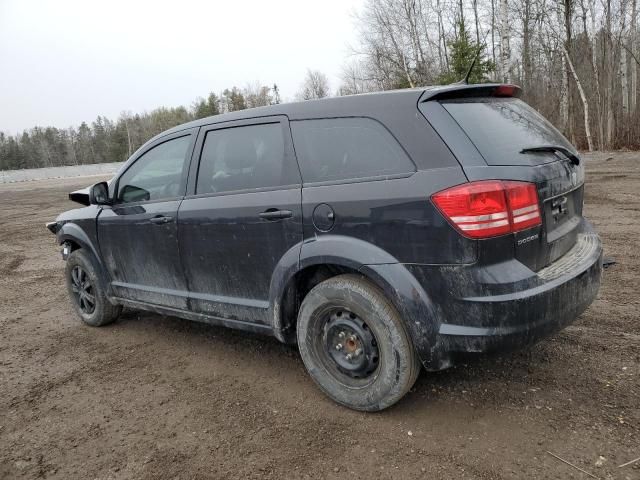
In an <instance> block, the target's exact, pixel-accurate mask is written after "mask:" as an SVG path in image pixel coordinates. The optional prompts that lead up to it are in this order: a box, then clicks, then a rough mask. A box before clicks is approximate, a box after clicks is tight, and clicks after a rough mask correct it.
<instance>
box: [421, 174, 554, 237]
mask: <svg viewBox="0 0 640 480" xmlns="http://www.w3.org/2000/svg"><path fill="white" fill-rule="evenodd" d="M431 198H432V200H433V202H434V203H435V205H436V206H437V207H438V209H439V210H440V211H441V212H442V214H443V215H444V216H445V217H446V218H447V219H448V220H449V221H450V222H451V223H452V224H453V225H454V226H455V227H456V228H457V229H458V230H459V231H460V232H461V233H462V234H463V235H465V236H467V237H470V238H489V237H496V236H498V235H505V234H507V233H514V232H519V231H520V230H525V229H527V228H531V227H534V226H537V225H540V224H541V223H542V217H541V215H540V206H539V202H538V191H537V190H536V186H535V184H533V183H527V182H516V181H506V180H481V181H478V182H471V183H465V184H464V185H458V186H457V187H452V188H449V189H447V190H443V191H442V192H438V193H436V194H434V195H433V196H432V197H431Z"/></svg>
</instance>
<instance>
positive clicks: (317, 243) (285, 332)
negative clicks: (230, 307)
mask: <svg viewBox="0 0 640 480" xmlns="http://www.w3.org/2000/svg"><path fill="white" fill-rule="evenodd" d="M276 272H277V275H274V279H272V284H271V292H270V296H271V299H270V310H271V311H270V317H271V319H272V326H273V331H274V335H275V336H276V338H278V339H279V340H280V341H282V342H286V343H293V342H295V329H296V323H297V315H298V311H299V308H300V304H301V303H302V300H303V299H304V296H305V295H306V294H307V293H308V292H309V291H310V290H311V288H313V287H314V286H315V285H317V284H318V283H320V282H321V281H323V280H326V279H328V278H331V277H333V276H336V275H341V274H344V273H354V274H358V275H361V276H363V277H364V278H366V279H367V280H369V281H370V282H371V283H373V284H374V285H376V286H377V287H378V288H380V289H381V290H382V291H383V292H384V294H385V295H386V297H387V298H388V299H389V300H390V301H391V303H392V304H393V305H394V306H395V307H396V309H397V310H398V312H399V313H400V315H401V317H402V319H403V320H404V322H405V325H406V327H407V330H408V333H409V335H410V336H411V339H412V342H413V344H414V346H415V348H416V351H417V352H418V355H419V356H420V359H421V360H422V362H423V364H425V365H426V364H427V362H432V360H433V358H434V352H435V347H436V343H437V331H438V328H439V324H438V322H437V315H436V309H435V307H434V305H433V303H432V302H431V300H430V298H429V296H428V294H427V293H426V292H425V290H424V289H423V288H422V286H421V285H420V283H419V282H418V281H417V280H416V278H415V277H414V276H413V275H412V274H411V272H409V270H408V269H407V268H406V267H405V266H404V265H403V264H401V263H398V261H397V260H396V259H395V258H393V257H392V256H391V255H389V254H388V253H387V252H385V251H384V250H382V249H380V248H379V247H377V246H375V245H373V244H371V243H368V242H365V241H363V240H358V239H354V238H351V237H342V236H333V235H326V236H323V237H318V238H317V239H316V240H314V241H312V242H308V243H304V244H303V245H302V246H301V249H300V258H299V260H298V262H291V264H290V265H288V266H284V265H280V266H279V268H278V269H276Z"/></svg>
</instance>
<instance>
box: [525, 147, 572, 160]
mask: <svg viewBox="0 0 640 480" xmlns="http://www.w3.org/2000/svg"><path fill="white" fill-rule="evenodd" d="M529 152H553V153H555V152H560V153H562V154H563V155H564V156H566V157H567V158H568V159H569V160H571V163H573V164H574V165H580V158H579V157H578V156H577V155H576V154H575V153H573V152H572V151H571V150H569V149H568V148H565V147H560V146H557V145H541V146H539V147H528V148H523V149H522V150H520V153H529Z"/></svg>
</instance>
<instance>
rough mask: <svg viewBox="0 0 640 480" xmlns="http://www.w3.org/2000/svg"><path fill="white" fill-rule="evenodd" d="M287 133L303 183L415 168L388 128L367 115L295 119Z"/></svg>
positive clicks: (368, 175)
mask: <svg viewBox="0 0 640 480" xmlns="http://www.w3.org/2000/svg"><path fill="white" fill-rule="evenodd" d="M291 132H292V133H293V143H294V145H295V147H296V155H297V156H298V161H299V162H300V169H301V170H302V178H303V180H304V181H305V182H306V183H309V182H325V181H331V180H346V179H352V178H362V177H373V176H378V175H394V174H399V173H409V172H414V171H415V170H416V169H415V166H414V165H413V162H411V160H410V159H409V157H408V156H407V154H406V153H405V151H404V150H403V149H402V148H401V147H400V145H399V144H398V142H397V141H396V139H395V138H393V136H392V135H391V134H390V133H389V131H388V130H387V129H386V128H384V127H383V126H382V125H381V124H380V123H378V122H376V121H375V120H372V119H370V118H331V119H320V120H298V121H293V122H291Z"/></svg>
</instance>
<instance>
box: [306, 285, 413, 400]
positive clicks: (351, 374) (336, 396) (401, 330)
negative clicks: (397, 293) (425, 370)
mask: <svg viewBox="0 0 640 480" xmlns="http://www.w3.org/2000/svg"><path fill="white" fill-rule="evenodd" d="M297 337H298V347H299V349H300V355H301V356H302V360H303V362H304V364H305V366H306V368H307V370H308V371H309V374H310V375H311V377H312V378H313V379H314V380H315V382H316V383H317V384H318V385H319V386H320V388H321V389H322V390H323V391H324V392H325V393H326V394H327V395H328V396H329V397H331V398H332V399H333V400H335V401H336V402H338V403H340V404H342V405H344V406H346V407H349V408H353V409H356V410H363V411H377V410H382V409H384V408H387V407H389V406H391V405H393V404H394V403H396V402H397V401H398V400H400V398H402V397H403V396H404V395H405V394H406V393H407V391H408V390H409V389H410V388H411V387H412V386H413V384H414V383H415V380H416V378H417V377H418V374H419V372H420V360H419V359H418V357H417V355H416V353H415V349H414V348H413V345H412V343H411V339H410V337H409V335H408V333H407V331H406V328H405V326H404V323H403V321H402V318H401V317H400V315H399V314H398V312H397V310H396V309H395V308H394V306H393V305H392V304H391V303H390V302H389V301H388V300H387V299H386V298H385V296H384V294H383V292H382V291H381V290H379V289H378V288H377V287H376V286H375V285H373V284H372V283H371V282H369V281H368V280H366V279H365V278H363V277H360V276H357V275H339V276H337V277H333V278H330V279H328V280H325V281H324V282H321V283H320V284H318V285H316V286H315V287H314V288H313V289H312V290H311V291H310V292H309V293H308V294H307V296H306V297H305V298H304V301H303V302H302V305H301V307H300V312H299V314H298V326H297Z"/></svg>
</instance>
